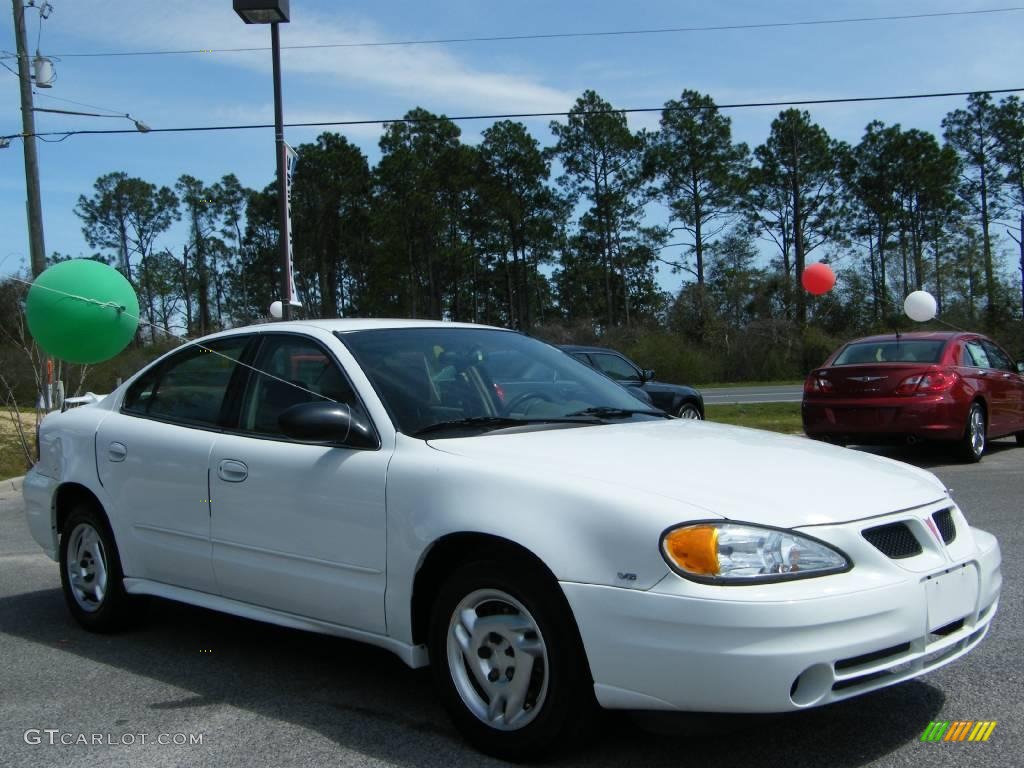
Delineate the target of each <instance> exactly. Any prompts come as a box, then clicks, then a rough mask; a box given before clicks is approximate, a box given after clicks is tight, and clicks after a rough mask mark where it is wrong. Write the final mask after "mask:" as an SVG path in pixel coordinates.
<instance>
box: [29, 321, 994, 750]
mask: <svg viewBox="0 0 1024 768" xmlns="http://www.w3.org/2000/svg"><path fill="white" fill-rule="evenodd" d="M647 408H649V406H645V405H644V404H642V403H638V402H637V400H636V399H635V398H634V397H633V396H632V395H630V394H629V393H628V392H627V391H626V390H624V389H622V388H621V387H619V386H618V385H617V384H615V383H613V382H612V381H610V380H609V379H607V378H606V377H604V376H602V375H601V374H599V373H596V372H595V371H593V370H591V369H590V368H588V367H587V366H585V365H583V364H582V363H579V362H577V361H575V360H573V359H572V358H571V357H569V356H568V355H565V354H563V353H562V352H561V351H559V350H558V349H556V348H554V347H551V346H549V345H547V344H544V343H542V342H540V341H537V340H534V339H531V338H529V337H528V336H525V335H522V334H519V333H516V332H512V331H507V330H501V329H497V328H487V327H482V326H473V325H462V324H456V323H439V322H431V321H412V320H410V321H384V320H324V321H308V322H306V321H300V322H291V323H276V324H273V325H262V326H255V327H247V328H239V329H235V330H231V331H227V332H224V333H218V334H215V335H213V336H209V337H206V338H204V339H202V340H200V341H198V342H192V343H189V344H188V345H186V346H184V347H182V348H179V349H176V350H174V351H172V352H170V353H168V354H167V355H165V356H164V357H162V358H160V359H159V360H157V361H156V362H154V363H153V364H151V365H150V366H149V367H147V368H145V369H144V370H143V371H142V372H140V373H139V374H137V375H136V376H134V377H133V378H131V379H130V380H128V381H127V382H125V383H124V385H122V386H121V387H119V388H118V389H117V390H116V391H115V392H113V393H112V394H110V395H109V396H107V397H106V398H104V399H103V400H102V401H100V402H98V403H95V404H89V405H83V406H80V407H78V408H74V409H72V410H69V411H67V412H66V413H62V414H52V415H50V416H47V417H46V419H45V420H44V421H43V423H42V427H41V430H40V438H41V459H40V461H39V463H38V464H37V465H36V466H35V467H34V468H33V469H32V471H31V472H30V473H29V474H28V476H27V477H26V478H25V482H24V495H25V501H26V510H27V515H28V522H29V525H30V527H31V530H32V533H33V536H34V537H35V539H36V541H38V542H39V544H40V545H41V546H42V547H43V549H44V550H45V551H46V552H47V554H49V556H50V557H52V558H53V559H54V560H56V561H57V562H58V563H59V565H60V574H61V581H62V584H63V587H64V594H65V597H66V601H67V605H68V607H69V609H70V611H71V613H72V614H73V615H74V617H75V618H76V619H77V620H78V622H79V623H81V624H82V625H83V626H84V627H85V628H86V629H89V630H94V631H111V630H113V629H115V628H117V627H120V626H122V625H123V624H124V622H125V621H126V620H128V619H130V618H131V616H132V605H133V603H132V601H133V600H134V599H135V596H137V595H155V596H157V597H162V598H168V599H171V600H179V601H182V602H185V603H191V604H193V605H198V606H202V607H205V608H212V609H215V610H220V611H225V612H227V613H232V614H236V615H239V616H245V617H248V618H252V619H260V620H264V621H268V622H272V623H275V624H280V625H284V626H288V627H297V628H300V629H305V630H311V631H315V632H324V633H327V634H331V635H336V636H339V637H344V638H350V639H355V640H361V641H364V642H368V643H372V644H375V645H379V646H382V647H384V648H387V649H389V650H391V651H393V652H394V653H396V654H398V655H399V656H400V657H401V658H402V659H403V660H404V661H405V662H406V663H407V664H408V665H409V666H411V667H420V666H424V665H427V664H428V663H429V664H430V665H431V666H432V668H433V670H434V677H435V680H436V682H437V687H438V693H439V696H440V698H441V699H442V701H443V702H444V704H445V706H446V708H447V709H448V711H449V713H450V715H451V717H452V719H453V720H454V722H455V724H456V725H457V726H458V728H459V729H460V731H461V732H462V733H463V734H464V735H465V736H466V737H467V738H468V739H469V740H470V741H471V742H472V743H473V744H475V745H476V746H477V747H478V748H479V749H481V750H483V751H485V752H488V753H490V754H493V755H498V756H501V757H505V758H511V759H524V758H529V757H532V756H537V755H539V754H541V753H543V752H544V751H546V750H548V749H549V748H551V747H552V746H554V745H556V744H559V743H562V742H563V741H564V740H565V739H566V738H567V737H569V736H572V735H574V734H576V733H578V732H579V730H580V729H581V727H582V726H583V725H585V724H586V722H587V720H588V719H590V715H591V714H592V708H593V707H594V706H595V705H597V704H599V705H601V706H603V707H607V708H616V709H662V710H702V711H719V712H779V711H786V710H797V709H805V708H808V707H815V706H819V705H822V704H828V703H831V702H836V701H840V700H843V699H847V698H849V697H851V696H856V695H858V694H861V693H865V692H867V691H872V690H875V689H878V688H881V687H883V686H886V685H891V684H893V683H898V682H900V681H902V680H906V679H908V678H912V677H916V676H917V675H920V674H922V673H924V672H927V671H929V670H932V669H935V668H936V667H939V666H941V665H943V664H946V663H949V662H950V661H953V660H954V659H956V658H958V657H960V656H962V655H964V654H965V653H967V652H968V651H970V650H971V649H973V648H974V647H975V646H976V645H978V643H979V642H980V641H981V640H982V638H983V637H984V636H985V634H986V633H987V632H988V629H989V626H990V624H991V621H992V618H993V616H994V615H995V613H996V608H997V603H998V598H999V590H1000V585H1001V577H1000V572H999V565H1000V554H999V546H998V544H997V542H996V540H995V538H994V537H992V536H991V535H990V534H988V533H985V532H984V531H980V530H978V529H976V528H972V527H970V526H969V525H968V523H967V521H966V520H965V519H964V516H963V514H962V513H961V511H960V509H959V508H958V507H957V505H956V503H955V502H954V501H953V500H952V499H951V498H950V495H949V492H948V491H947V489H946V488H945V487H944V486H943V485H942V483H940V482H939V480H938V479H936V478H935V477H934V476H933V475H932V474H930V473H928V472H925V471H923V470H919V469H916V468H913V467H910V466H907V465H905V464H901V463H899V462H895V461H890V460H887V459H883V458H879V457H876V456H871V455H866V454H862V453H856V452H853V451H848V450H845V449H842V448H837V447H833V446H828V445H823V444H821V443H815V442H812V441H809V440H805V439H801V438H796V437H784V436H779V435H774V434H770V433H766V432H759V431H754V430H749V429H742V428H738V427H728V426H723V425H717V424H711V423H707V422H701V421H687V420H678V419H672V418H669V417H667V416H666V415H665V414H664V413H662V412H660V411H656V410H647Z"/></svg>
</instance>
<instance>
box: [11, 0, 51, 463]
mask: <svg viewBox="0 0 1024 768" xmlns="http://www.w3.org/2000/svg"><path fill="white" fill-rule="evenodd" d="M12 2H13V4H14V38H15V44H16V50H17V52H18V80H19V81H20V82H19V85H20V86H21V133H22V135H21V143H22V145H23V146H24V147H25V192H26V194H27V195H28V204H27V208H28V247H29V255H30V258H31V261H32V277H39V275H40V274H42V272H43V270H44V269H46V246H45V244H44V243H43V203H42V199H41V198H40V195H39V156H38V155H37V154H36V119H35V114H34V113H33V111H32V108H33V105H32V72H31V69H32V67H31V62H30V61H29V57H28V45H27V44H26V42H25V5H24V2H23V0H12ZM39 367H40V371H39V379H38V380H39V382H40V383H41V384H42V392H41V394H42V400H43V407H44V408H45V409H46V410H47V411H49V410H50V408H51V407H52V404H53V400H52V393H51V391H50V371H52V370H53V363H52V361H51V360H50V357H49V355H45V354H44V355H42V356H41V358H40V360H39ZM36 438H37V439H36V451H38V450H39V442H38V434H37V435H36Z"/></svg>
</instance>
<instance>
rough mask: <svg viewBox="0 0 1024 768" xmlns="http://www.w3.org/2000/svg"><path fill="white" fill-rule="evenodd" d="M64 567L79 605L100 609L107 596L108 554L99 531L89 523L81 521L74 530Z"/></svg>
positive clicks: (88, 608) (90, 609)
mask: <svg viewBox="0 0 1024 768" xmlns="http://www.w3.org/2000/svg"><path fill="white" fill-rule="evenodd" d="M64 567H65V568H66V569H67V576H68V583H69V585H70V587H71V593H72V595H74V598H75V602H76V603H78V605H79V607H80V608H81V609H82V610H83V611H87V612H88V613H93V612H94V611H97V610H99V609H100V607H101V606H102V605H103V600H104V598H105V597H106V595H107V573H108V564H107V553H106V550H105V549H104V548H103V541H102V539H101V538H100V535H99V533H98V532H97V531H96V529H95V528H93V527H92V526H91V525H89V524H88V523H79V524H78V525H76V526H75V528H74V529H73V530H72V531H71V538H70V540H69V541H68V548H67V557H66V561H65V564H64Z"/></svg>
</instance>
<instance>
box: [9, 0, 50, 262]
mask: <svg viewBox="0 0 1024 768" xmlns="http://www.w3.org/2000/svg"><path fill="white" fill-rule="evenodd" d="M13 3H14V37H15V41H16V45H17V51H18V79H19V80H20V81H21V82H20V86H21V132H22V137H21V140H22V144H23V145H24V147H25V191H26V192H27V194H28V245H29V253H30V254H31V258H32V276H33V277H38V276H39V274H40V273H41V272H42V271H43V270H44V269H46V246H45V245H44V244H43V203H42V200H41V199H40V196H39V156H38V155H37V154H36V136H35V134H36V118H35V114H34V113H33V111H32V109H33V104H32V63H31V60H30V59H29V56H28V45H27V44H26V42H25V6H24V4H23V0H13Z"/></svg>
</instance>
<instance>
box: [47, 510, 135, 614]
mask: <svg viewBox="0 0 1024 768" xmlns="http://www.w3.org/2000/svg"><path fill="white" fill-rule="evenodd" d="M59 562H60V583H61V587H62V588H63V590H64V600H65V602H67V605H68V610H70V611H71V615H72V616H74V618H75V621H77V622H78V623H79V624H80V625H82V627H83V628H84V629H87V630H89V631H90V632H101V633H108V632H116V631H117V630H119V629H122V628H123V627H124V626H125V624H126V623H127V620H128V617H129V614H130V597H129V595H128V594H127V593H126V592H125V589H124V574H123V572H122V571H121V558H120V556H119V555H118V552H117V545H116V544H115V543H114V536H113V534H112V533H111V531H110V526H109V525H108V524H107V520H106V518H105V517H104V516H103V515H102V514H101V513H100V512H98V511H97V510H96V509H95V508H94V507H92V506H90V505H88V504H79V505H77V506H76V507H75V508H74V509H72V510H71V513H70V514H69V515H68V518H67V520H66V521H65V522H64V528H63V530H62V531H61V537H60V560H59Z"/></svg>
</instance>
